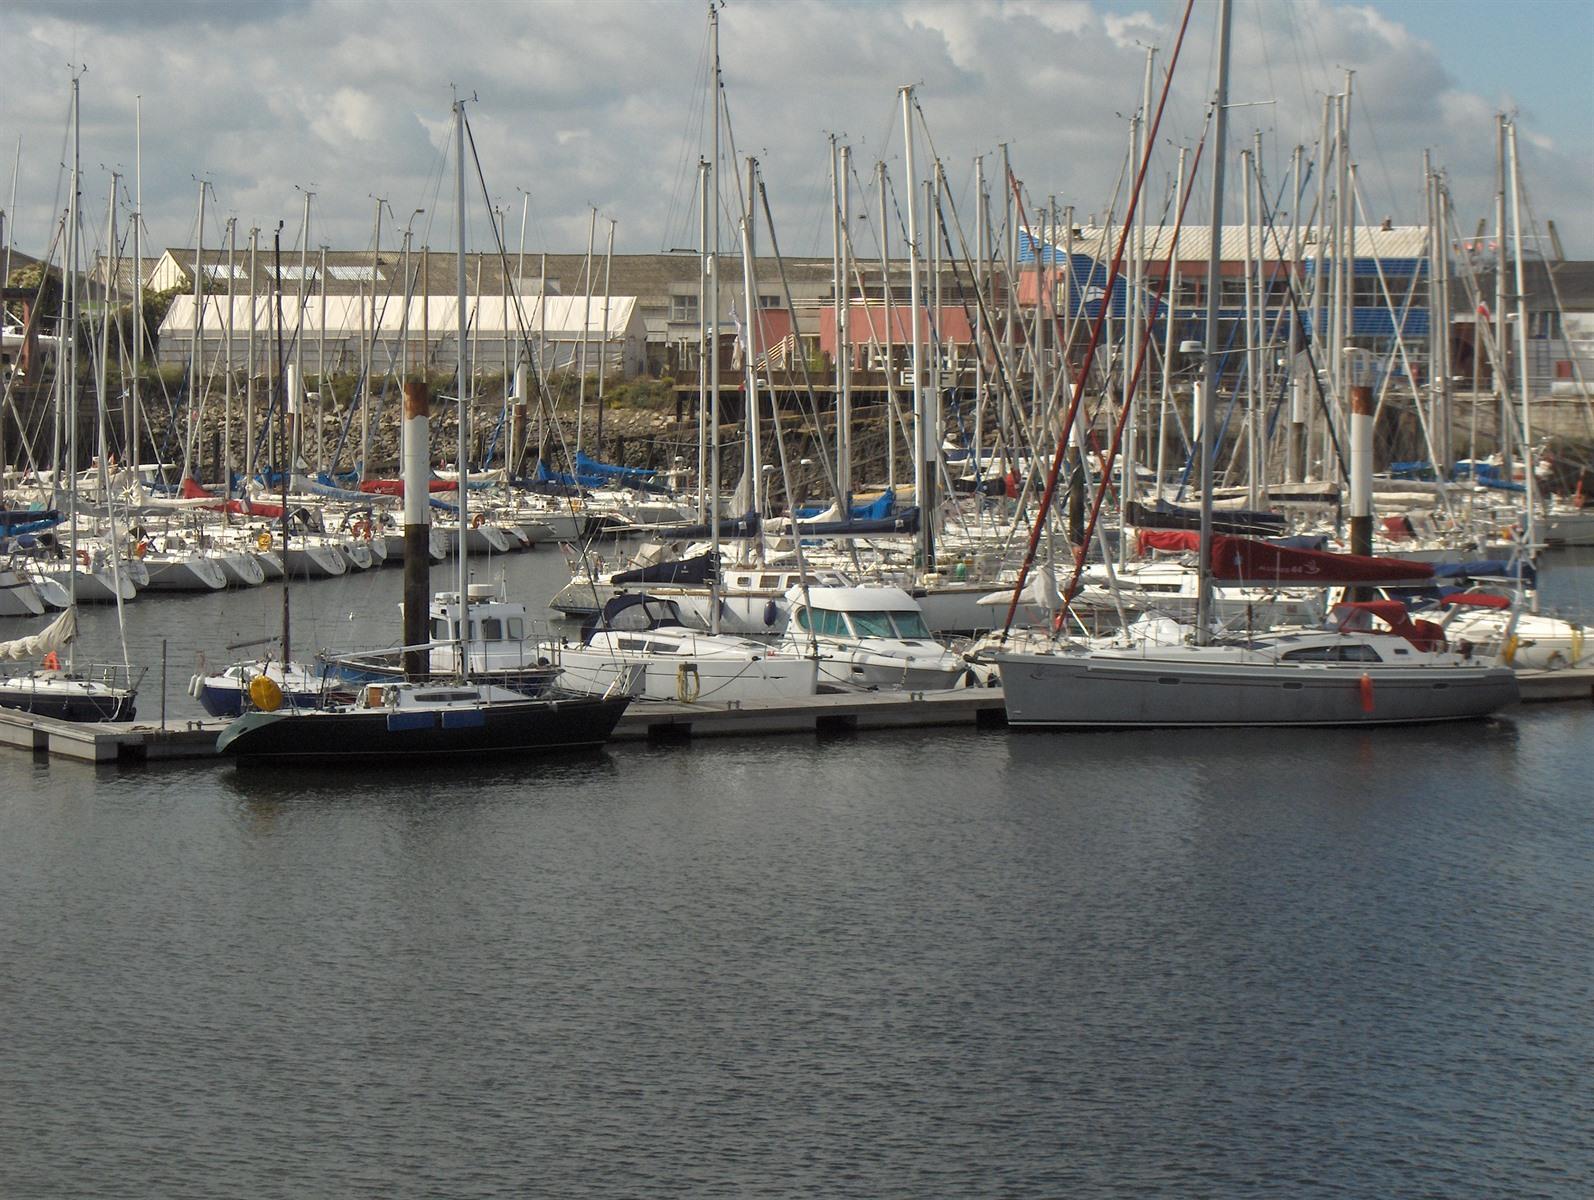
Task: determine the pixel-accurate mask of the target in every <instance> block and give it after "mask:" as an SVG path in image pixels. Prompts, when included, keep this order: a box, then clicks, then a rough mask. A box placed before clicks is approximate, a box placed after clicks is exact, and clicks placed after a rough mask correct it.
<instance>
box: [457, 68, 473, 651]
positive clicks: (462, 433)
mask: <svg viewBox="0 0 1594 1200" xmlns="http://www.w3.org/2000/svg"><path fill="white" fill-rule="evenodd" d="M454 157H455V162H454V232H455V244H456V246H457V248H458V252H457V254H456V255H455V273H454V289H455V298H456V300H457V301H458V303H457V304H456V305H455V310H456V313H455V315H456V316H457V318H458V334H459V347H458V349H459V387H458V388H457V389H456V390H457V391H458V392H459V439H458V450H457V456H458V459H459V463H458V466H459V491H458V493H457V495H458V497H459V562H458V564H457V565H458V571H459V576H458V582H459V614H458V619H457V623H456V625H455V627H454V634H455V637H456V638H457V640H458V642H459V677H460V681H461V682H465V681H468V680H469V679H470V643H469V642H468V641H467V640H466V639H467V634H468V630H469V623H470V571H469V570H468V568H467V565H466V553H465V551H466V541H465V539H466V537H467V536H468V534H469V530H470V526H469V525H468V524H467V513H466V510H467V509H468V508H469V507H470V503H469V499H468V497H469V494H470V472H469V470H468V467H469V458H468V455H469V451H470V440H469V439H470V390H471V378H470V351H469V349H468V347H467V344H466V341H465V334H466V319H465V101H464V100H462V99H461V100H455V101H454Z"/></svg>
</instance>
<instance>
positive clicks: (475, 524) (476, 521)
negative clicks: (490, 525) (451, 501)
mask: <svg viewBox="0 0 1594 1200" xmlns="http://www.w3.org/2000/svg"><path fill="white" fill-rule="evenodd" d="M484 520H486V518H485V517H483V516H482V515H481V513H477V514H476V515H475V516H474V517H472V518H471V519H470V527H471V528H472V529H480V528H481V527H482V522H483V521H484Z"/></svg>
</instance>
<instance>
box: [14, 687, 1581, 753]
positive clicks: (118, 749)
mask: <svg viewBox="0 0 1594 1200" xmlns="http://www.w3.org/2000/svg"><path fill="white" fill-rule="evenodd" d="M1517 686H1518V687H1519V688H1520V689H1521V693H1522V702H1523V703H1524V704H1535V703H1543V702H1548V701H1555V700H1563V701H1564V700H1572V701H1577V700H1582V701H1591V700H1594V668H1588V667H1580V668H1576V669H1572V670H1565V671H1521V672H1518V674H1517ZM1508 711H1509V710H1508ZM1006 722H1007V708H1006V704H1005V702H1004V700H1003V695H1002V689H1001V688H953V689H952V690H950V691H945V692H844V693H838V694H835V695H820V696H809V697H804V698H803V699H801V700H765V701H757V702H754V701H747V702H743V703H731V704H682V703H676V702H673V701H670V702H644V701H639V702H637V703H635V704H633V705H632V706H631V707H630V708H629V709H627V710H626V714H625V716H623V717H621V718H620V724H619V725H618V726H617V727H616V729H615V731H614V737H613V739H612V740H613V741H616V742H644V741H646V742H677V741H690V740H692V739H694V738H704V737H764V736H769V735H773V734H804V733H806V734H809V735H823V734H838V733H853V732H863V731H868V730H883V729H929V728H934V727H937V726H965V727H967V726H974V727H980V728H988V727H995V726H1000V725H1004V724H1006ZM226 727H227V722H226V721H219V720H203V721H196V720H190V721H178V722H171V721H169V722H167V723H166V724H165V725H164V726H161V725H151V724H147V723H145V724H141V723H137V722H134V723H130V724H120V725H113V724H91V723H79V722H73V721H57V720H55V719H54V718H52V717H40V716H34V715H32V714H30V713H25V712H20V711H18V710H16V709H8V708H0V745H7V746H15V747H17V748H18V749H21V750H29V751H32V752H33V753H35V754H48V755H50V756H51V757H54V758H67V759H75V760H76V761H78V762H90V763H115V762H162V761H173V760H180V759H206V758H215V757H216V738H217V736H218V735H219V734H220V733H221V731H222V730H223V729H225V728H226Z"/></svg>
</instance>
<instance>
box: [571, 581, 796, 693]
mask: <svg viewBox="0 0 1594 1200" xmlns="http://www.w3.org/2000/svg"><path fill="white" fill-rule="evenodd" d="M557 655H558V662H559V665H560V666H561V667H562V668H563V674H562V676H561V677H560V685H561V686H563V687H567V688H570V689H571V690H573V691H580V692H588V693H591V694H601V693H604V692H607V691H609V690H610V689H611V688H615V687H621V688H624V689H625V690H626V691H628V692H629V693H630V694H631V695H632V697H633V698H635V699H644V700H678V701H683V702H687V703H701V704H728V703H731V702H733V701H738V702H739V701H749V700H790V699H796V698H798V697H802V696H812V695H813V694H814V693H815V692H816V691H817V690H818V682H819V680H818V667H819V664H818V662H817V660H816V659H815V658H814V656H813V655H812V654H809V653H807V652H805V651H797V652H795V653H793V652H788V651H782V650H777V649H776V648H774V647H772V646H771V645H770V644H769V643H768V642H759V641H754V640H753V639H751V638H745V637H738V636H735V635H733V634H714V633H705V632H703V631H701V630H698V629H693V628H689V627H688V626H687V624H686V621H685V619H684V618H683V617H682V615H681V610H680V608H679V606H678V605H677V604H676V603H675V602H674V601H673V600H669V599H663V598H660V597H656V596H652V595H648V594H645V593H644V594H636V595H626V596H616V597H614V598H613V599H611V600H610V601H609V602H608V603H607V604H605V605H604V608H603V613H602V615H601V616H600V617H599V618H598V619H597V620H595V621H593V622H590V623H589V624H588V625H587V627H586V628H584V629H583V630H582V637H581V641H580V643H579V644H577V645H561V646H559V647H558V649H557Z"/></svg>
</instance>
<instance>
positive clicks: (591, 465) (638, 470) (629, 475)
mask: <svg viewBox="0 0 1594 1200" xmlns="http://www.w3.org/2000/svg"><path fill="white" fill-rule="evenodd" d="M576 474H577V475H596V476H599V477H601V478H606V479H624V480H631V479H652V478H653V476H654V475H656V474H658V472H657V471H654V470H652V469H651V468H648V467H620V466H616V465H615V464H614V463H606V462H599V461H598V460H597V459H595V458H588V457H587V456H586V455H585V454H584V453H582V452H581V451H580V450H577V451H576Z"/></svg>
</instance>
